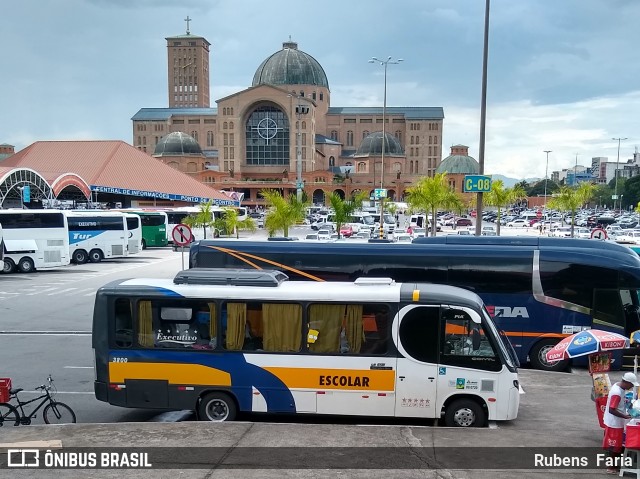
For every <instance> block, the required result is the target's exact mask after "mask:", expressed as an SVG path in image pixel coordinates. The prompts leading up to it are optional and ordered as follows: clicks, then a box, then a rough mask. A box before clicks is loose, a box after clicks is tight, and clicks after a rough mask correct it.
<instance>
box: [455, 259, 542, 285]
mask: <svg viewBox="0 0 640 479" xmlns="http://www.w3.org/2000/svg"><path fill="white" fill-rule="evenodd" d="M532 264H533V263H532V255H528V257H523V258H516V257H514V256H511V257H505V256H501V257H490V256H485V257H480V256H475V257H473V258H472V260H470V259H469V258H465V257H464V256H462V257H460V256H458V257H452V258H450V260H449V281H448V283H449V284H451V285H454V286H460V287H469V285H473V288H472V289H473V291H474V292H476V293H492V292H499V293H524V294H531V274H532Z"/></svg>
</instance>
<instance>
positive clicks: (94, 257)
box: [89, 249, 102, 263]
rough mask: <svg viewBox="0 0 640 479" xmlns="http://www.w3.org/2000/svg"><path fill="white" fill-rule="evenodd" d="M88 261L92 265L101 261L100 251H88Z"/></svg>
mask: <svg viewBox="0 0 640 479" xmlns="http://www.w3.org/2000/svg"><path fill="white" fill-rule="evenodd" d="M89 261H91V262H92V263H99V262H100V261H102V251H100V250H99V249H92V250H91V251H89Z"/></svg>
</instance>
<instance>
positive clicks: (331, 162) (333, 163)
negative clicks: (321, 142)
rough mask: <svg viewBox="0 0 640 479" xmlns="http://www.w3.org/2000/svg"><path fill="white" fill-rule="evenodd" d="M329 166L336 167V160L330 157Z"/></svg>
mask: <svg viewBox="0 0 640 479" xmlns="http://www.w3.org/2000/svg"><path fill="white" fill-rule="evenodd" d="M329 166H336V159H335V158H334V157H333V156H330V157H329Z"/></svg>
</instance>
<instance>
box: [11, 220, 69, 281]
mask: <svg viewBox="0 0 640 479" xmlns="http://www.w3.org/2000/svg"><path fill="white" fill-rule="evenodd" d="M0 224H1V225H2V236H3V241H4V257H3V258H2V259H3V269H2V271H3V272H4V273H12V272H14V271H15V270H16V269H17V270H19V271H21V272H23V273H30V272H32V271H34V270H37V269H45V268H57V267H59V266H65V265H68V264H69V228H68V225H67V218H66V216H65V215H64V214H63V213H62V212H61V211H59V210H22V209H20V210H0Z"/></svg>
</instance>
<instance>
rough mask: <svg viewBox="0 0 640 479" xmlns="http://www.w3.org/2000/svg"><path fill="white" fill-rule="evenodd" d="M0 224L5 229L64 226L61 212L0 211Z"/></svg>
mask: <svg viewBox="0 0 640 479" xmlns="http://www.w3.org/2000/svg"><path fill="white" fill-rule="evenodd" d="M0 224H1V225H2V227H3V228H4V229H6V230H10V229H18V228H64V216H63V214H62V213H4V214H3V213H0Z"/></svg>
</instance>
